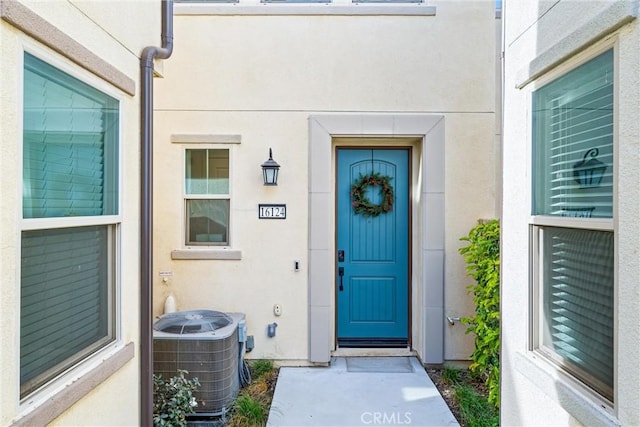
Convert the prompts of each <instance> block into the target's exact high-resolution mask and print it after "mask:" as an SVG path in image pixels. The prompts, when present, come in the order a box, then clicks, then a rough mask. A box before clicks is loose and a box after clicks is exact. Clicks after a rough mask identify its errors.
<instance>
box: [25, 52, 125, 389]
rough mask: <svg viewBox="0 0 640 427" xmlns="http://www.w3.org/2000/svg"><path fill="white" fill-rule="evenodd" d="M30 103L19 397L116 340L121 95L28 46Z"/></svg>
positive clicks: (27, 100)
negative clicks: (64, 68)
mask: <svg viewBox="0 0 640 427" xmlns="http://www.w3.org/2000/svg"><path fill="white" fill-rule="evenodd" d="M23 100H24V101H23V177H22V193H23V197H22V201H23V209H22V212H23V222H22V224H23V230H22V236H21V262H20V277H21V284H20V303H21V307H20V396H21V397H25V396H27V395H29V394H31V393H32V392H34V391H36V390H38V389H39V388H40V387H41V386H43V385H44V384H46V383H48V382H49V381H50V380H52V379H53V378H55V377H56V376H57V375H59V374H60V373H62V372H64V371H66V370H67V369H69V368H70V367H72V366H73V365H75V364H77V363H78V362H80V361H81V360H83V359H84V358H86V357H87V356H88V355H90V354H93V353H94V352H95V351H96V350H98V349H100V348H102V347H104V345H106V344H107V343H109V342H112V341H113V340H114V339H115V328H114V325H115V316H114V307H115V300H114V298H115V273H114V272H115V271H116V265H115V262H116V259H117V256H116V254H115V252H114V251H115V248H116V247H117V244H116V240H117V229H118V227H117V226H118V222H119V218H118V216H117V215H118V193H119V191H118V185H119V184H118V133H119V125H118V115H119V103H118V101H117V100H116V99H114V98H112V97H110V96H108V95H106V94H104V93H102V92H100V91H98V90H97V89H95V88H93V87H91V86H89V85H87V84H86V83H84V82H82V81H80V80H78V79H76V78H74V77H72V76H70V75H68V74H66V73H64V72H63V71H61V70H59V69H57V68H55V67H53V66H51V65H49V64H47V63H45V62H43V61H42V60H40V59H38V58H36V57H35V56H33V55H30V54H28V53H25V56H24V97H23ZM61 217H65V218H71V221H64V222H62V221H60V219H59V218H61ZM75 218H77V219H75ZM107 218H109V219H107Z"/></svg>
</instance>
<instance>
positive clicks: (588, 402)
mask: <svg viewBox="0 0 640 427" xmlns="http://www.w3.org/2000/svg"><path fill="white" fill-rule="evenodd" d="M514 366H515V368H516V370H517V371H518V373H519V374H520V375H523V376H524V377H525V378H527V379H528V380H529V381H530V382H531V383H532V384H535V385H536V387H538V388H539V389H540V390H542V391H543V392H544V393H545V394H546V395H547V396H549V398H550V399H552V400H554V401H556V402H557V403H558V404H559V405H560V406H561V407H563V408H564V409H565V410H566V411H567V412H568V413H569V414H571V416H573V417H575V418H576V419H577V420H578V421H580V422H581V423H584V424H585V425H589V426H593V427H597V426H620V425H621V424H620V422H619V421H618V420H616V419H615V417H614V415H613V413H612V409H611V407H610V406H608V404H606V403H604V401H602V400H600V399H598V397H597V395H596V394H594V393H588V392H587V389H586V388H585V387H580V386H579V384H578V383H577V382H574V381H573V379H572V378H571V377H569V376H565V375H562V374H561V373H559V372H558V371H557V369H555V368H553V367H552V366H551V365H549V364H548V363H547V362H546V361H545V360H544V359H543V358H541V357H539V356H536V355H535V354H534V353H531V352H530V353H528V354H527V355H525V354H522V353H517V354H516V358H515V363H514ZM552 372H554V374H555V375H554V374H552Z"/></svg>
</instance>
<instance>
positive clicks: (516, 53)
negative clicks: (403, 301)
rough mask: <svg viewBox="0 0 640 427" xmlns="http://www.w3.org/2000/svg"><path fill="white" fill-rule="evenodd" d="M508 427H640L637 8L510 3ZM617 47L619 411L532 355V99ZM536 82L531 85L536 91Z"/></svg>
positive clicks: (505, 283)
mask: <svg viewBox="0 0 640 427" xmlns="http://www.w3.org/2000/svg"><path fill="white" fill-rule="evenodd" d="M505 3H506V5H505V10H504V14H503V18H504V21H505V41H504V46H505V74H504V90H505V104H504V118H503V123H504V131H503V132H504V133H503V134H504V144H503V170H504V174H503V186H504V187H503V192H504V193H503V196H504V204H503V213H502V221H503V239H502V302H501V307H502V359H501V372H502V390H501V394H502V404H501V424H502V425H579V424H584V425H590V426H591V425H617V424H620V425H638V424H640V411H639V409H638V408H640V392H639V389H638V384H639V383H640V368H639V366H640V363H639V360H640V359H639V357H640V348H639V346H638V342H639V336H638V334H639V330H640V329H639V328H638V325H640V317H639V313H640V310H639V308H640V298H638V295H640V289H639V283H640V281H639V280H638V278H639V277H640V276H639V261H638V256H637V254H638V248H639V244H640V240H639V237H640V233H639V229H638V220H637V219H638V214H639V203H640V198H639V197H640V194H639V185H638V183H639V182H640V181H639V179H638V178H639V177H638V171H637V169H638V168H637V166H638V143H639V134H638V122H639V120H638V118H639V115H640V110H639V108H638V105H640V98H639V85H638V77H639V74H640V71H639V66H638V64H640V62H639V53H640V52H639V50H640V49H639V46H640V43H638V41H639V37H640V31H639V28H638V23H637V20H635V13H636V12H637V2H633V1H605V2H603V1H582V2H572V1H561V2H559V3H557V4H556V2H534V1H531V2H505ZM607 46H613V47H614V49H615V59H614V69H615V72H616V73H617V74H616V79H615V85H614V87H615V89H614V93H615V97H616V100H615V109H616V110H615V111H616V114H615V126H616V136H615V140H614V146H615V150H616V155H615V158H616V163H615V174H616V175H615V179H616V180H617V186H616V190H615V193H614V206H615V207H616V209H615V210H614V212H615V213H614V231H615V239H616V255H615V256H616V258H615V259H616V261H615V280H616V283H615V286H616V287H615V289H616V295H615V310H616V311H615V319H614V324H615V330H616V337H617V338H616V340H617V341H616V344H615V345H616V348H615V358H614V375H615V379H614V394H615V397H614V403H613V405H612V406H611V405H608V404H607V403H604V402H602V401H601V400H599V399H598V398H596V397H595V396H594V395H592V394H591V393H589V392H588V391H586V390H585V389H584V388H582V387H580V386H579V385H578V384H576V383H575V382H572V381H571V380H570V379H569V378H568V377H567V376H566V375H564V374H562V373H561V372H560V371H559V370H557V369H555V368H553V367H552V366H551V365H550V364H548V363H546V362H545V361H544V360H542V359H541V358H540V357H537V356H536V355H535V354H534V353H532V352H530V351H528V345H529V344H528V342H529V338H528V334H529V323H530V321H529V314H530V310H529V309H528V307H529V303H530V301H529V292H530V290H529V281H530V279H529V274H530V272H529V268H530V267H529V265H530V261H529V252H530V249H529V227H528V224H529V221H530V215H531V192H530V189H531V154H530V153H531V91H532V87H534V86H535V84H536V83H537V80H536V79H538V77H541V78H545V77H546V76H547V74H546V73H547V72H549V73H557V74H554V75H555V76H559V75H560V72H561V70H563V69H564V70H568V69H570V67H572V66H575V65H576V64H578V63H579V61H580V60H581V58H586V57H588V55H591V54H594V53H595V52H598V49H602V48H605V47H607ZM529 82H531V83H529Z"/></svg>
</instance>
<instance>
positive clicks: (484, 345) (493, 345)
mask: <svg viewBox="0 0 640 427" xmlns="http://www.w3.org/2000/svg"><path fill="white" fill-rule="evenodd" d="M460 240H464V241H467V242H469V245H468V246H465V247H463V248H460V253H461V254H462V255H463V256H464V260H465V262H466V263H467V273H468V274H469V276H471V277H473V278H474V279H475V281H476V283H475V284H473V285H470V286H469V287H468V289H469V293H472V294H473V302H474V304H475V307H476V309H475V316H473V317H466V318H463V319H462V322H463V323H465V324H466V325H469V327H468V328H467V333H469V332H473V333H474V334H475V336H476V338H475V350H474V352H473V354H472V355H471V359H472V361H473V363H471V365H470V366H469V369H470V370H471V371H472V372H475V373H478V374H482V375H484V376H485V379H486V381H485V384H486V385H487V388H488V390H489V402H490V403H492V404H493V405H495V406H496V407H499V406H500V360H499V359H500V223H499V222H498V220H495V219H494V220H491V221H487V222H482V223H480V224H478V225H477V226H476V227H474V228H472V229H471V231H470V232H469V235H468V236H466V237H463V238H462V239H460Z"/></svg>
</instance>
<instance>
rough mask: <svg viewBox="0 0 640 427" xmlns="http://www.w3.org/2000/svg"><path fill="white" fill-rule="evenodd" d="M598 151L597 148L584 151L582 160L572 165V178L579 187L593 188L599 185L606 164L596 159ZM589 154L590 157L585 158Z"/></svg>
mask: <svg viewBox="0 0 640 427" xmlns="http://www.w3.org/2000/svg"><path fill="white" fill-rule="evenodd" d="M599 153H600V152H599V151H598V149H597V148H592V149H590V150H589V151H587V152H586V153H584V158H583V159H582V161H580V162H578V163H576V164H575V165H573V178H574V179H575V180H576V182H577V183H578V185H580V188H594V187H597V186H599V185H600V181H602V177H603V176H604V171H605V170H606V169H607V165H605V164H604V163H602V162H601V161H600V160H598V159H596V157H598V154H599ZM589 156H591V158H590V159H589V160H587V157H589Z"/></svg>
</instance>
